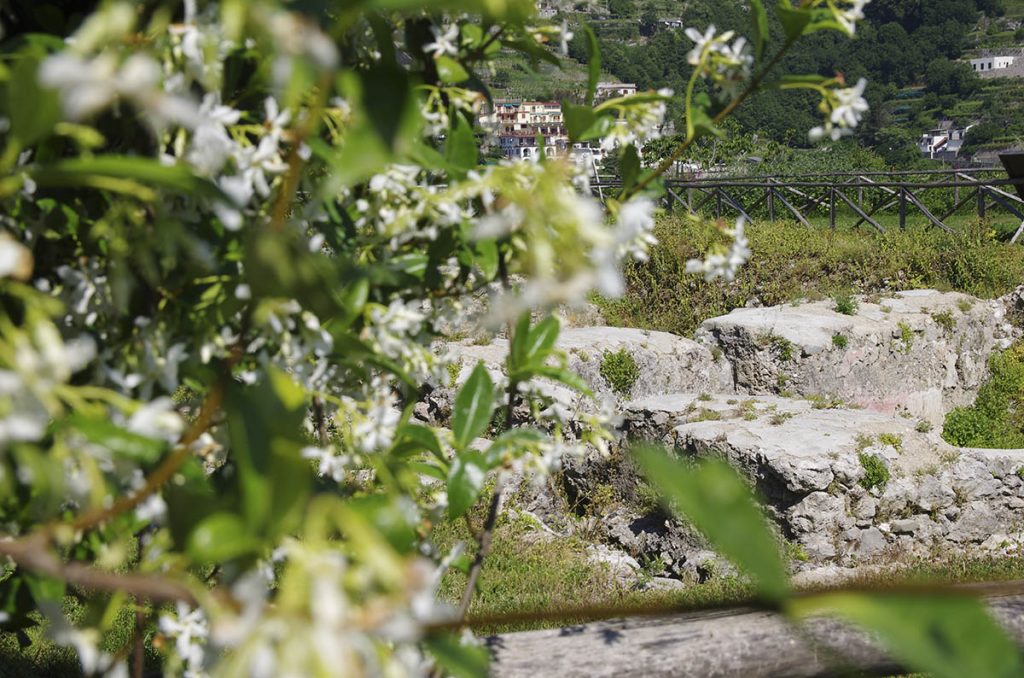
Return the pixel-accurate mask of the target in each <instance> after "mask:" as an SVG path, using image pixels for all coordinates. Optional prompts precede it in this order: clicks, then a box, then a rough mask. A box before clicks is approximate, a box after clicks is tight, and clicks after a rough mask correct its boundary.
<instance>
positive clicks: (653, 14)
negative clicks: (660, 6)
mask: <svg viewBox="0 0 1024 678" xmlns="http://www.w3.org/2000/svg"><path fill="white" fill-rule="evenodd" d="M658 21H659V18H658V10H657V8H656V7H655V6H654V5H653V4H651V3H648V4H647V6H646V7H644V11H643V14H641V15H640V35H642V36H644V37H648V38H649V37H651V36H652V35H654V34H655V33H657V32H658Z"/></svg>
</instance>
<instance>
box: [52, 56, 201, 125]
mask: <svg viewBox="0 0 1024 678" xmlns="http://www.w3.org/2000/svg"><path fill="white" fill-rule="evenodd" d="M160 75H161V71H160V66H159V65H158V64H157V63H156V62H155V61H154V60H153V59H151V58H150V57H148V56H145V55H142V54H133V55H132V56H130V57H128V59H127V60H125V62H124V63H123V64H122V63H118V61H117V59H116V58H115V57H114V56H113V55H112V54H109V53H103V54H100V55H99V56H96V57H93V58H92V59H83V58H81V57H79V56H76V55H74V54H71V53H70V52H60V53H58V54H54V55H53V56H50V57H47V58H46V60H44V61H43V63H42V64H41V65H40V67H39V81H40V82H41V83H42V84H43V85H46V86H47V87H52V88H54V89H57V90H60V92H61V101H62V103H63V106H64V114H65V115H66V116H67V117H68V118H69V119H71V120H83V119H85V118H89V117H91V116H93V115H95V114H97V113H99V112H100V111H101V110H103V109H104V108H106V107H108V106H110V105H111V104H112V103H114V102H115V101H116V100H118V99H119V98H124V99H128V100H130V101H131V102H132V103H133V104H135V105H136V106H137V107H138V108H139V109H141V110H142V111H143V112H145V113H146V114H147V116H148V119H149V120H151V121H152V122H154V123H155V124H156V125H158V126H159V125H164V124H167V123H177V124H179V125H182V126H184V127H188V128H194V127H195V126H196V125H198V124H199V123H200V117H199V111H198V108H197V107H196V105H195V104H194V103H193V102H192V101H189V100H188V99H184V98H182V97H177V96H172V95H169V94H166V93H165V92H164V91H163V90H162V89H161V88H160Z"/></svg>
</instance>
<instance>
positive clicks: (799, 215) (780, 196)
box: [775, 193, 811, 228]
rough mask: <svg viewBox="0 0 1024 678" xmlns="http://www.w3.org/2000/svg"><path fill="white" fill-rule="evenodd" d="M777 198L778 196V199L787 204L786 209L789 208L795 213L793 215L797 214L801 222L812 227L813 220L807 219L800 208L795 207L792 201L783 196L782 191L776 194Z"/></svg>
mask: <svg viewBox="0 0 1024 678" xmlns="http://www.w3.org/2000/svg"><path fill="white" fill-rule="evenodd" d="M775 198H776V200H778V201H779V202H781V203H782V204H783V205H785V206H786V209H788V210H789V211H790V212H792V213H793V216H795V217H796V218H797V221H799V222H800V223H801V224H803V225H804V226H806V227H808V228H810V227H811V222H809V221H807V219H806V217H804V215H803V214H801V213H800V210H798V209H797V208H795V207H793V205H792V204H790V202H789V201H788V200H786V199H785V198H784V197H782V194H781V193H777V194H776V195H775Z"/></svg>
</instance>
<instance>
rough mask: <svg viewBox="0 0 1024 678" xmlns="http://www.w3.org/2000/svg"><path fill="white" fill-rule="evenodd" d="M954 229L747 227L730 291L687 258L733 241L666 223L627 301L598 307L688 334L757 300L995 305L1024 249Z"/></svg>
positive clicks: (617, 320) (629, 269)
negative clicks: (745, 258) (746, 257)
mask: <svg viewBox="0 0 1024 678" xmlns="http://www.w3.org/2000/svg"><path fill="white" fill-rule="evenodd" d="M953 225H954V226H956V228H957V230H956V232H954V233H953V234H947V233H944V232H943V231H941V230H939V229H936V228H928V227H925V226H923V225H922V226H915V225H913V224H911V225H908V227H907V229H906V230H901V229H899V228H891V229H888V230H887V232H886V233H885V234H878V233H875V232H873V231H867V230H863V229H862V230H856V229H852V228H844V227H842V226H840V227H837V229H836V230H835V231H834V232H833V231H829V230H828V229H824V228H822V229H811V230H808V229H807V228H806V227H804V226H801V225H798V224H794V223H787V222H773V223H767V222H756V223H753V224H751V225H749V226H748V227H747V235H748V237H749V238H750V242H751V249H752V250H753V252H754V254H753V257H752V258H751V260H750V262H749V263H748V264H746V265H745V266H743V267H742V268H741V269H740V270H739V272H738V274H737V278H736V280H735V281H733V282H731V283H724V282H721V281H712V282H706V281H704V280H703V279H702V278H700V277H699V276H694V275H689V274H687V273H685V270H684V269H685V266H686V261H687V259H690V258H693V257H700V256H703V254H704V253H705V252H706V251H707V250H708V249H709V248H710V247H712V246H713V245H719V244H724V243H725V242H726V239H725V238H724V236H723V235H722V234H721V233H720V232H719V231H718V229H716V228H715V226H714V225H713V224H710V223H705V224H701V223H693V222H691V221H690V220H688V219H685V218H680V217H665V218H662V219H660V220H659V222H658V224H657V226H656V227H655V234H656V235H657V237H658V239H659V244H658V245H657V246H656V247H654V248H653V249H652V251H651V256H650V258H649V260H648V261H647V262H634V263H631V264H629V265H627V266H626V268H625V271H624V273H625V278H626V282H627V291H626V294H625V296H624V297H623V298H621V299H617V300H605V299H597V300H596V301H597V303H598V305H599V306H600V307H601V310H602V312H603V313H604V316H605V318H606V319H607V320H608V322H609V323H611V324H613V325H620V326H625V327H639V328H643V329H653V330H663V331H667V332H673V333H675V334H679V335H683V336H689V335H692V334H693V332H694V330H695V329H696V328H697V327H698V326H699V325H700V323H701V322H703V321H704V320H707V319H708V318H713V317H716V316H720V315H724V314H726V313H728V312H729V311H732V310H733V309H736V308H743V307H744V306H746V305H747V303H748V302H749V301H750V300H751V299H757V300H758V302H760V303H761V304H763V305H766V306H774V305H778V304H786V303H790V302H793V301H796V300H798V299H824V298H831V297H833V296H834V295H837V294H839V293H847V294H862V295H870V294H885V293H891V292H894V291H899V290H907V289H925V288H935V289H939V290H944V291H959V292H965V293H967V294H971V295H973V296H977V297H981V298H988V299H991V298H995V297H998V296H1001V295H1003V294H1006V293H1007V292H1010V291H1011V290H1013V289H1015V288H1016V287H1017V285H1019V284H1020V280H1022V279H1024V248H1021V247H1015V246H1010V245H1007V244H1005V243H1003V242H1000V241H999V240H997V238H996V236H995V235H994V233H993V232H992V229H991V228H989V227H988V225H986V224H981V223H977V222H973V221H967V220H964V221H962V222H959V223H956V222H953Z"/></svg>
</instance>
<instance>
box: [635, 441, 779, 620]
mask: <svg viewBox="0 0 1024 678" xmlns="http://www.w3.org/2000/svg"><path fill="white" fill-rule="evenodd" d="M633 454H634V456H635V458H636V460H637V463H638V464H639V466H640V469H641V470H642V471H643V474H644V476H646V478H647V480H648V481H650V483H651V484H652V485H653V486H654V488H655V489H656V490H657V491H658V494H659V495H660V496H661V497H662V499H663V500H664V501H665V502H666V503H667V504H668V505H669V506H670V507H671V508H673V509H676V510H678V511H679V512H680V513H682V514H683V515H684V516H685V517H686V518H687V519H689V521H690V522H691V523H692V524H693V526H694V527H696V528H697V529H698V530H700V532H701V533H702V534H703V535H704V536H705V537H707V539H708V541H710V542H711V545H712V547H713V548H714V549H715V550H717V551H720V552H721V553H722V554H723V555H724V556H726V557H727V558H729V559H730V560H731V561H732V562H733V563H734V564H736V565H737V566H738V567H739V568H740V569H741V570H743V571H744V572H746V573H747V574H749V575H750V576H751V577H753V578H754V580H755V581H756V583H757V586H758V590H759V591H760V593H761V595H763V596H764V597H766V598H768V599H770V600H781V599H782V598H784V597H785V596H786V594H787V593H788V592H789V583H788V579H787V576H786V566H785V564H784V563H783V561H782V558H781V556H780V555H779V548H778V544H777V543H776V540H775V537H774V535H773V534H772V531H771V529H770V528H769V527H768V524H767V522H766V521H765V518H764V516H763V515H762V514H761V510H760V509H759V508H758V506H757V504H756V503H755V502H754V500H753V498H752V496H751V492H750V490H749V489H748V488H747V485H746V483H745V482H744V481H743V479H741V478H740V476H739V475H738V474H737V473H736V471H734V470H733V469H732V467H730V466H729V465H728V464H727V463H725V462H724V461H721V460H718V459H707V460H703V461H701V462H698V463H697V464H695V465H693V466H690V465H688V464H685V463H683V462H682V461H679V460H678V459H673V458H671V457H670V456H669V455H668V454H667V453H666V452H665V451H664V450H661V449H658V448H654V447H646V446H645V447H638V448H636V449H634V451H633Z"/></svg>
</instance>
